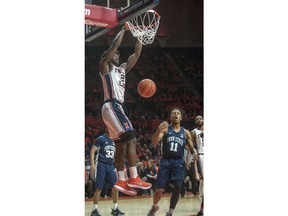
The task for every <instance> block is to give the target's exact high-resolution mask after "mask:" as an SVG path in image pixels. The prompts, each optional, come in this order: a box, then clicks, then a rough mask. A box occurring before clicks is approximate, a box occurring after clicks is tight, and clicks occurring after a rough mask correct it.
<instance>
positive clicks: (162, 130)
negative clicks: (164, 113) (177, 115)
mask: <svg viewBox="0 0 288 216" xmlns="http://www.w3.org/2000/svg"><path fill="white" fill-rule="evenodd" d="M167 131H168V122H167V121H163V122H162V123H161V124H160V125H159V126H158V128H157V130H156V132H155V133H154V134H153V136H152V139H151V142H152V144H153V145H157V144H158V143H159V142H160V140H161V139H162V138H163V136H164V135H165V134H166V133H167Z"/></svg>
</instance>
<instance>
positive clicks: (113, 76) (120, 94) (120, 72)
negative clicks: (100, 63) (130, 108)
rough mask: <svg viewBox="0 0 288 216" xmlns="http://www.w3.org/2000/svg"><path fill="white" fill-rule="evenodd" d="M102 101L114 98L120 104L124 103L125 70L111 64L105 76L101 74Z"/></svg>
mask: <svg viewBox="0 0 288 216" xmlns="http://www.w3.org/2000/svg"><path fill="white" fill-rule="evenodd" d="M100 76H101V79H102V84H103V90H104V101H105V100H108V99H111V98H115V99H117V100H118V101H120V102H121V103H123V102H124V94H125V82H126V79H125V70H124V69H123V68H122V67H116V66H115V65H113V64H112V68H111V70H110V71H109V72H108V73H106V74H101V73H100Z"/></svg>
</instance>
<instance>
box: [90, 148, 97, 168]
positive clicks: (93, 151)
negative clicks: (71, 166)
mask: <svg viewBox="0 0 288 216" xmlns="http://www.w3.org/2000/svg"><path fill="white" fill-rule="evenodd" d="M97 150H98V148H97V147H96V146H94V145H93V146H92V148H91V150H90V172H91V173H94V172H95V170H96V167H95V163H94V155H95V152H97Z"/></svg>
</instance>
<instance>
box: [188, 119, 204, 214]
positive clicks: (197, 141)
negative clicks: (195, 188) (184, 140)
mask: <svg viewBox="0 0 288 216" xmlns="http://www.w3.org/2000/svg"><path fill="white" fill-rule="evenodd" d="M195 125H196V128H195V129H193V130H192V131H191V136H192V141H193V143H194V145H195V146H196V148H197V152H198V155H199V156H198V157H199V159H198V162H199V164H200V172H199V176H200V185H199V192H200V197H201V198H202V200H201V207H200V211H199V212H198V214H197V215H198V216H202V215H204V213H203V211H204V188H203V187H204V166H203V164H204V126H203V125H204V120H203V117H202V116H201V115H198V116H196V118H195Z"/></svg>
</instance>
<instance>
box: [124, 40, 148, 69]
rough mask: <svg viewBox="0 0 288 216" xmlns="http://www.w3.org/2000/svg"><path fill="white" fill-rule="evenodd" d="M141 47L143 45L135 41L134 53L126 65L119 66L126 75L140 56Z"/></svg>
mask: <svg viewBox="0 0 288 216" xmlns="http://www.w3.org/2000/svg"><path fill="white" fill-rule="evenodd" d="M142 46H143V45H142V44H141V43H140V41H139V40H137V42H136V45H135V49H134V53H133V54H132V55H131V56H130V57H129V58H128V60H127V62H126V63H123V64H122V65H121V67H123V68H124V70H125V72H126V73H128V72H129V71H130V70H131V69H132V68H133V67H134V65H135V64H136V63H137V60H138V58H139V57H140V55H141V51H142Z"/></svg>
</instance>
